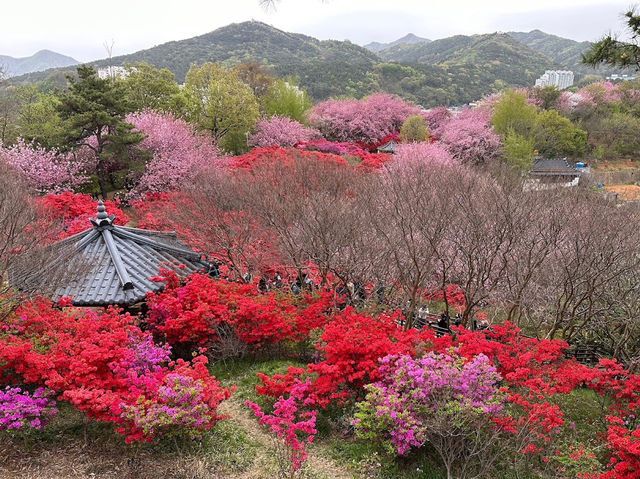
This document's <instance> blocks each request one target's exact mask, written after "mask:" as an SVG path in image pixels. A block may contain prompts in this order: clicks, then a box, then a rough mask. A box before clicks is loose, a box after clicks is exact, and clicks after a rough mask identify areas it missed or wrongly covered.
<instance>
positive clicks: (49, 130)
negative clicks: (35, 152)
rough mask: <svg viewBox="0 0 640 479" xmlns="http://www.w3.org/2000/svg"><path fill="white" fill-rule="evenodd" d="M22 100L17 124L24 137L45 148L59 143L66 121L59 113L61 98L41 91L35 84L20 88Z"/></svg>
mask: <svg viewBox="0 0 640 479" xmlns="http://www.w3.org/2000/svg"><path fill="white" fill-rule="evenodd" d="M18 90H20V91H19V93H18V96H19V97H20V100H21V106H20V110H19V111H18V118H17V125H18V131H19V134H20V136H21V137H22V138H24V139H25V140H28V141H35V142H36V143H38V144H39V145H40V146H42V147H44V148H51V147H53V146H55V145H58V144H59V143H60V141H61V139H62V138H63V137H64V130H65V128H64V123H63V121H62V119H61V118H60V115H59V114H58V108H59V106H60V100H59V99H58V97H57V96H56V95H54V94H53V93H40V92H38V91H37V88H36V86H35V85H26V86H21V87H19V88H18Z"/></svg>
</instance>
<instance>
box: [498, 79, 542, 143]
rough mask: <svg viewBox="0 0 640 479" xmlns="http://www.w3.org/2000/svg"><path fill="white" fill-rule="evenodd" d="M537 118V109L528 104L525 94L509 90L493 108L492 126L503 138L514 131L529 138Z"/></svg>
mask: <svg viewBox="0 0 640 479" xmlns="http://www.w3.org/2000/svg"><path fill="white" fill-rule="evenodd" d="M537 116H538V112H537V111H536V107H535V106H533V105H528V104H527V99H526V96H525V94H524V93H517V92H515V91H514V90H507V91H505V92H504V93H503V94H502V96H501V97H500V100H498V102H497V103H496V105H495V106H494V108H493V115H492V117H491V124H492V125H493V127H494V129H495V130H496V132H497V133H498V134H499V135H500V136H501V137H506V135H507V134H508V133H509V132H510V131H511V130H513V132H514V133H515V134H517V135H520V136H522V137H525V138H529V137H530V136H531V134H532V132H533V129H534V128H535V126H536V117H537Z"/></svg>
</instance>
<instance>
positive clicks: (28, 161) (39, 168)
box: [0, 138, 88, 193]
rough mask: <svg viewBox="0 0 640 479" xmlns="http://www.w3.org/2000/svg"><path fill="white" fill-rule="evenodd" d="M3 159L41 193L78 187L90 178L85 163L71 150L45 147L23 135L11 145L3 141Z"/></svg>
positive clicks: (0, 155) (1, 156)
mask: <svg viewBox="0 0 640 479" xmlns="http://www.w3.org/2000/svg"><path fill="white" fill-rule="evenodd" d="M0 161H3V162H5V163H7V164H9V165H11V166H13V167H14V168H15V169H17V170H18V171H19V172H20V173H22V174H23V175H24V176H25V177H26V178H27V180H28V182H29V184H30V185H31V186H33V187H34V189H35V190H36V191H38V192H39V193H60V192H62V191H64V190H69V189H74V188H77V187H78V186H80V185H82V184H83V183H85V182H86V181H87V179H88V178H87V176H86V175H85V165H84V164H83V162H82V161H78V160H77V159H76V158H75V157H74V156H73V155H72V154H62V153H60V152H58V151H56V150H45V149H44V148H41V147H39V146H37V145H35V144H28V143H26V142H25V141H24V140H22V139H20V138H19V139H18V141H17V142H16V144H15V145H13V146H11V147H5V146H3V145H2V143H0Z"/></svg>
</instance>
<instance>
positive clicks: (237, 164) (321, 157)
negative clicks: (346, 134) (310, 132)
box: [229, 147, 348, 170]
mask: <svg viewBox="0 0 640 479" xmlns="http://www.w3.org/2000/svg"><path fill="white" fill-rule="evenodd" d="M293 158H302V159H308V160H310V161H313V160H316V161H329V162H333V163H336V164H339V165H345V166H347V165H348V163H347V162H346V160H345V159H344V158H341V157H339V156H337V155H334V154H328V153H320V152H317V151H305V150H299V149H284V148H278V147H269V148H254V149H253V150H251V151H249V152H248V153H245V154H244V155H240V156H236V157H234V158H232V160H231V163H230V165H229V166H230V167H231V168H232V169H234V168H244V169H249V170H250V169H251V168H253V167H254V166H256V165H259V164H281V165H282V167H286V166H287V165H288V164H290V163H291V161H292V159H293Z"/></svg>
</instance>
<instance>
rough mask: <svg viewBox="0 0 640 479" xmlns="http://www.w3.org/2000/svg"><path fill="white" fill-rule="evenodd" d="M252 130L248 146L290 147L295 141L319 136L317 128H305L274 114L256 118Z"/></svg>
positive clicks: (304, 140)
mask: <svg viewBox="0 0 640 479" xmlns="http://www.w3.org/2000/svg"><path fill="white" fill-rule="evenodd" d="M254 130H255V131H254V133H253V134H252V135H250V136H249V146H251V147H259V148H263V147H268V146H279V147H281V148H291V147H293V146H295V145H296V144H297V143H301V142H306V141H311V140H314V139H316V138H319V137H320V132H319V131H318V130H314V129H313V128H307V127H305V126H303V125H302V124H300V123H298V122H297V121H295V120H291V119H289V118H287V117H279V116H275V115H274V116H272V117H271V118H269V119H262V120H258V122H257V123H256V126H255V128H254ZM329 153H333V152H329Z"/></svg>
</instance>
